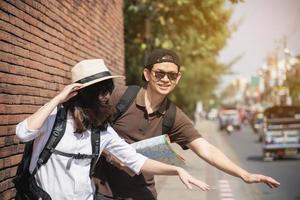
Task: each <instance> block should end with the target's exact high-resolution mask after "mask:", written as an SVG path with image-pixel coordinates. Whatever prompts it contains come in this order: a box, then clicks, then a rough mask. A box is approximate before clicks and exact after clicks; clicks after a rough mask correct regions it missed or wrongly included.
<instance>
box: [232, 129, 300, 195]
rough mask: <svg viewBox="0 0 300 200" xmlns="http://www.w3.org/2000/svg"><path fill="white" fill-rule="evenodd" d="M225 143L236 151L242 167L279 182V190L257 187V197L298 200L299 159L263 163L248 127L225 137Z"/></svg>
mask: <svg viewBox="0 0 300 200" xmlns="http://www.w3.org/2000/svg"><path fill="white" fill-rule="evenodd" d="M226 141H227V143H228V144H229V145H230V146H231V147H232V149H234V150H235V151H237V150H238V152H239V153H238V154H237V156H238V158H239V161H240V162H241V164H242V166H244V167H246V168H247V169H248V170H251V171H254V172H260V173H264V174H266V175H269V176H272V177H274V178H276V179H278V180H279V181H280V182H281V186H280V188H278V189H276V190H269V189H268V188H267V187H265V186H263V185H257V189H258V196H259V197H260V199H262V200H277V199H278V200H300V159H291V158H290V159H283V160H275V161H273V162H264V161H262V157H261V143H259V142H258V140H257V136H256V135H255V134H253V132H252V131H251V130H250V128H249V127H245V128H244V129H243V130H242V132H236V133H233V134H232V135H230V136H227V137H226Z"/></svg>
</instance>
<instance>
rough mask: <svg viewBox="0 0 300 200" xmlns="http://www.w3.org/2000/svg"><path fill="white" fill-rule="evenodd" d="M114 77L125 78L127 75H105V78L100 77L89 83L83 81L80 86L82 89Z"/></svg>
mask: <svg viewBox="0 0 300 200" xmlns="http://www.w3.org/2000/svg"><path fill="white" fill-rule="evenodd" d="M113 78H123V79H125V76H106V77H103V78H98V79H95V80H92V81H89V82H88V83H83V84H82V86H81V87H80V89H83V88H85V87H87V86H90V85H93V84H95V83H98V82H101V81H105V80H108V79H113Z"/></svg>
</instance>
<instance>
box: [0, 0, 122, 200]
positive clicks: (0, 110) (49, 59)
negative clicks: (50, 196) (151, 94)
mask: <svg viewBox="0 0 300 200" xmlns="http://www.w3.org/2000/svg"><path fill="white" fill-rule="evenodd" d="M122 7H123V1H122V0H101V1H99V0H89V1H79V0H61V1H57V0H0V199H13V198H14V196H15V192H16V191H15V189H14V185H13V183H12V179H13V177H14V175H15V173H16V168H17V164H18V163H19V162H20V160H21V157H22V152H23V150H24V144H22V143H20V141H19V140H18V138H17V137H16V136H15V127H16V124H17V123H18V122H20V121H21V120H23V119H24V118H26V117H27V116H28V115H30V114H32V113H33V112H35V111H36V110H37V109H38V108H39V107H40V106H41V105H43V104H44V103H46V102H47V101H49V99H51V98H52V97H53V96H54V95H55V94H57V92H58V91H59V90H61V89H62V88H63V87H64V85H66V84H68V83H70V72H69V71H70V69H71V67H72V66H73V65H74V64H75V63H77V62H78V61H80V60H83V59H90V58H103V59H104V60H105V62H106V64H107V66H108V67H109V68H110V70H111V71H112V73H113V74H124V70H125V69H124V35H123V34H124V33H123V10H122ZM117 84H124V81H120V80H119V82H117Z"/></svg>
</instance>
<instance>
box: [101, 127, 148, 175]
mask: <svg viewBox="0 0 300 200" xmlns="http://www.w3.org/2000/svg"><path fill="white" fill-rule="evenodd" d="M107 132H108V134H109V135H110V140H109V141H108V142H107V143H106V145H105V147H104V149H105V150H107V151H108V152H110V153H111V154H113V155H114V156H115V157H117V158H118V159H119V160H120V161H121V162H122V163H124V164H125V165H126V166H127V167H129V168H130V169H131V170H132V171H133V172H134V173H135V174H139V173H140V171H141V168H142V166H143V165H144V163H145V161H146V160H147V159H148V158H147V157H145V156H143V155H142V154H139V153H137V152H136V151H135V149H134V148H133V147H132V146H130V145H129V144H128V143H126V142H125V140H123V139H122V138H120V136H119V135H118V134H117V133H116V132H115V130H114V129H113V128H112V127H108V129H107Z"/></svg>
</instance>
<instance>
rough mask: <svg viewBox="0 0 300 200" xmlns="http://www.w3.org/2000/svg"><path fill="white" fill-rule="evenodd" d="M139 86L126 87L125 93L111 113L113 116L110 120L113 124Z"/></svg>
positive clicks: (134, 95) (127, 105) (132, 98)
mask: <svg viewBox="0 0 300 200" xmlns="http://www.w3.org/2000/svg"><path fill="white" fill-rule="evenodd" d="M139 90H140V87H139V86H137V85H130V86H128V88H127V89H126V91H125V93H124V94H123V96H122V97H121V99H120V100H119V102H118V104H117V105H116V112H115V113H114V114H113V116H112V117H111V118H110V122H111V123H112V124H113V123H115V121H116V120H117V119H119V117H120V116H122V114H124V113H125V112H126V111H127V109H128V108H129V106H130V105H131V104H132V102H133V101H134V99H135V97H136V95H137V93H138V92H139Z"/></svg>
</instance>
